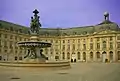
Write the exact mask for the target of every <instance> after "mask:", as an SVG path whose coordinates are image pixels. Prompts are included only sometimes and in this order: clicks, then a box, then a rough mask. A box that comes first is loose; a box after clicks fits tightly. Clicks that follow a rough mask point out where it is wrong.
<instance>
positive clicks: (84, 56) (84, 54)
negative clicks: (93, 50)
mask: <svg viewBox="0 0 120 81" xmlns="http://www.w3.org/2000/svg"><path fill="white" fill-rule="evenodd" d="M83 60H85V61H86V53H85V52H83Z"/></svg>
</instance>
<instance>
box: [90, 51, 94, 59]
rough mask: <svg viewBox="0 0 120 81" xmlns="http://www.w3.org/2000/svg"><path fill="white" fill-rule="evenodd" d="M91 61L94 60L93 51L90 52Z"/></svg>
mask: <svg viewBox="0 0 120 81" xmlns="http://www.w3.org/2000/svg"><path fill="white" fill-rule="evenodd" d="M90 61H93V52H90Z"/></svg>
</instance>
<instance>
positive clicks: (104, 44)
mask: <svg viewBox="0 0 120 81" xmlns="http://www.w3.org/2000/svg"><path fill="white" fill-rule="evenodd" d="M103 49H106V41H103Z"/></svg>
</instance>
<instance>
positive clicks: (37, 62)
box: [0, 9, 70, 68]
mask: <svg viewBox="0 0 120 81" xmlns="http://www.w3.org/2000/svg"><path fill="white" fill-rule="evenodd" d="M33 13H34V17H31V26H30V36H31V37H30V41H20V42H18V45H19V47H22V48H27V51H28V52H27V55H25V56H24V59H23V60H22V61H18V62H0V66H9V67H29V68H30V67H34V68H36V67H37V68H53V67H55V68H70V63H69V62H68V61H54V62H51V61H49V60H48V57H46V56H45V55H44V54H42V52H43V50H42V48H47V47H51V45H52V44H51V43H46V42H41V41H39V38H38V35H39V28H40V27H41V24H40V22H39V16H38V15H37V14H38V13H39V12H38V11H37V10H36V9H35V10H34V11H33Z"/></svg>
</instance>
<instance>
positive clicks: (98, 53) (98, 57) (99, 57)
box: [96, 51, 101, 61]
mask: <svg viewBox="0 0 120 81" xmlns="http://www.w3.org/2000/svg"><path fill="white" fill-rule="evenodd" d="M100 60H101V56H100V52H99V51H98V52H96V61H100Z"/></svg>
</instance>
